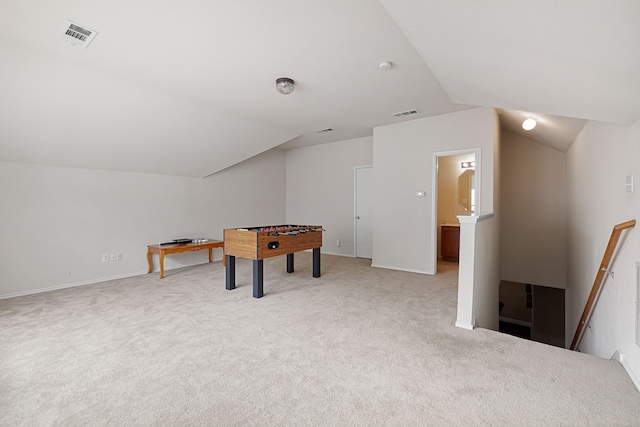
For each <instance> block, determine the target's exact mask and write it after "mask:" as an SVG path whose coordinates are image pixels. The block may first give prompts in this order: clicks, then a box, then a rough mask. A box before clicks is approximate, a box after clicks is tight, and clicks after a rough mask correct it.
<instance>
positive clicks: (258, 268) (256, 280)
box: [253, 259, 264, 298]
mask: <svg viewBox="0 0 640 427" xmlns="http://www.w3.org/2000/svg"><path fill="white" fill-rule="evenodd" d="M263 271H264V265H263V261H262V260H261V259H254V260H253V297H254V298H262V296H263V295H264V291H263V287H262V284H263V277H264V276H263Z"/></svg>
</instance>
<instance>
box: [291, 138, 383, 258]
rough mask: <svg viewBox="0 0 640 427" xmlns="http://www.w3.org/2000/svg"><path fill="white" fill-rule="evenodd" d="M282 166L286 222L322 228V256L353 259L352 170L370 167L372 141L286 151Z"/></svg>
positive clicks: (351, 141) (362, 139) (359, 140)
mask: <svg viewBox="0 0 640 427" xmlns="http://www.w3.org/2000/svg"><path fill="white" fill-rule="evenodd" d="M286 163H287V166H286V169H287V184H286V188H287V222H288V223H302V224H312V225H322V226H323V228H324V229H325V230H326V231H325V233H324V235H323V246H322V252H323V253H328V254H336V255H346V256H354V255H355V254H354V241H353V239H354V167H356V166H368V165H371V164H372V163H373V142H372V138H371V137H365V138H357V139H352V140H347V141H340V142H334V143H330V144H322V145H315V146H312V147H303V148H297V149H294V150H288V151H287V152H286ZM337 239H340V241H341V245H340V247H336V240H337Z"/></svg>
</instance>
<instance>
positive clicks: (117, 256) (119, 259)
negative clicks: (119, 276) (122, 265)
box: [116, 252, 122, 261]
mask: <svg viewBox="0 0 640 427" xmlns="http://www.w3.org/2000/svg"><path fill="white" fill-rule="evenodd" d="M116 261H122V252H118V253H117V254H116Z"/></svg>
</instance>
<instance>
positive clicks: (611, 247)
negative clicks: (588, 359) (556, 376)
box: [570, 219, 636, 351]
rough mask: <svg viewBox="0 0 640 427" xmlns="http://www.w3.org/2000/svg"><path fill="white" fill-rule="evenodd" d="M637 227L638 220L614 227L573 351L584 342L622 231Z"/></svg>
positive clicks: (585, 308)
mask: <svg viewBox="0 0 640 427" xmlns="http://www.w3.org/2000/svg"><path fill="white" fill-rule="evenodd" d="M635 225H636V220H635V219H632V220H631V221H627V222H623V223H621V224H618V225H616V226H615V227H613V231H612V232H611V237H610V238H609V244H608V245H607V249H606V250H605V251H604V256H603V257H602V263H601V264H600V268H599V269H598V274H596V280H595V281H594V282H593V287H592V288H591V293H590V294H589V299H587V304H586V305H585V306H584V311H583V312H582V317H580V321H579V322H578V327H577V329H576V333H575V335H574V336H573V341H572V342H571V347H570V348H571V350H576V351H578V346H579V345H580V341H582V335H583V331H584V327H585V326H586V324H587V321H588V319H589V317H590V315H591V313H592V310H593V307H594V305H595V302H596V298H597V296H598V294H599V293H600V289H601V288H602V285H603V283H604V278H605V275H606V274H607V273H609V263H610V262H611V258H613V254H614V252H615V250H616V246H617V245H618V240H620V235H621V234H622V230H625V229H627V228H632V227H635Z"/></svg>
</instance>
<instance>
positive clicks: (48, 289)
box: [0, 260, 222, 299]
mask: <svg viewBox="0 0 640 427" xmlns="http://www.w3.org/2000/svg"><path fill="white" fill-rule="evenodd" d="M213 262H222V260H218V261H215V260H214V261H213ZM203 264H209V262H208V261H207V262H199V263H196V264H186V265H179V266H176V267H172V268H165V269H164V271H165V272H167V271H171V270H176V269H178V268H184V267H192V266H195V265H203ZM154 273H157V275H158V276H157V277H158V278H159V277H160V270H159V269H158V270H153V271H152V272H151V273H147V271H146V270H145V271H142V272H136V273H126V274H120V275H117V276H110V277H101V278H99V279H92V280H85V281H82V282H75V283H66V284H63V285H57V286H49V287H46V288H39V289H33V290H30V291H23V292H15V293H12V294H5V295H0V299H9V298H16V297H23V296H27V295H35V294H41V293H44V292H51V291H57V290H60V289H67V288H75V287H77V286H85V285H94V284H96V283H102V282H108V281H110V280H118V279H126V278H128V277H134V276H143V275H146V274H154Z"/></svg>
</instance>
